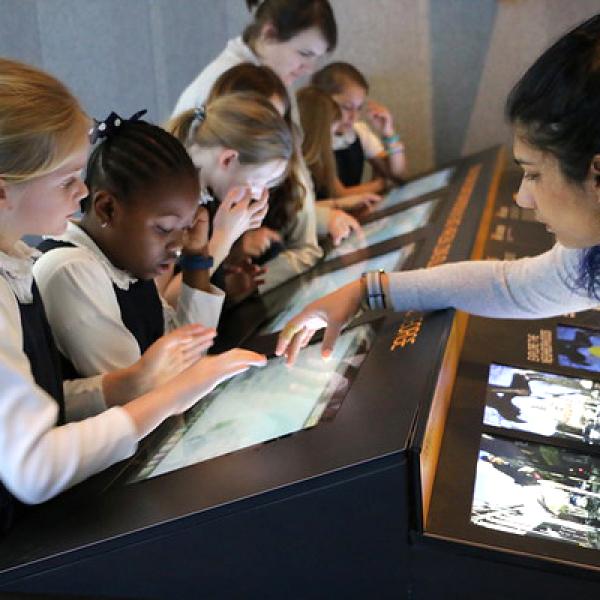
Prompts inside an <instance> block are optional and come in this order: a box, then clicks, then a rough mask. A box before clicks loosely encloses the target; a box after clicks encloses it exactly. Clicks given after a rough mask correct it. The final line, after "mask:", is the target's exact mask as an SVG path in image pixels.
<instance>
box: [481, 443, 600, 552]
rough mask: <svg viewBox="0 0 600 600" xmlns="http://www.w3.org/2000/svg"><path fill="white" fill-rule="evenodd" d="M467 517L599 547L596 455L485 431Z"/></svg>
mask: <svg viewBox="0 0 600 600" xmlns="http://www.w3.org/2000/svg"><path fill="white" fill-rule="evenodd" d="M470 520H471V523H473V524H474V525H477V526H480V527H486V528H489V529H495V530H497V531H503V532H507V533H511V534H514V535H519V536H529V537H537V538H546V539H552V540H556V541H560V542H565V543H569V544H576V545H578V546H582V547H584V548H592V549H596V550H597V549H600V461H599V459H598V458H596V457H591V456H586V455H582V454H577V453H574V452H569V451H567V450H564V449H562V448H556V447H552V446H545V445H541V444H531V443H527V442H522V441H512V440H506V439H501V438H496V437H493V436H489V435H483V436H482V438H481V446H480V450H479V458H478V461H477V472H476V476H475V489H474V493H473V503H472V509H471V519H470Z"/></svg>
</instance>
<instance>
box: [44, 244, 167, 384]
mask: <svg viewBox="0 0 600 600" xmlns="http://www.w3.org/2000/svg"><path fill="white" fill-rule="evenodd" d="M68 247H72V248H74V247H75V244H72V243H70V242H64V241H59V240H52V239H47V240H44V241H43V242H42V243H41V244H40V245H39V246H38V250H40V251H41V252H51V251H52V250H54V249H55V248H68ZM113 289H114V291H115V295H116V297H117V302H118V304H119V309H120V310H121V319H122V320H123V324H124V325H125V327H127V329H128V330H129V331H130V332H131V334H132V335H133V337H134V338H135V339H136V341H137V343H138V345H139V347H140V354H143V353H144V352H145V351H146V350H147V349H148V347H149V346H151V345H152V344H153V343H154V342H155V341H156V340H157V339H158V338H160V337H161V336H163V335H164V332H165V321H164V314H163V307H162V302H161V300H160V296H159V294H158V290H157V289H156V285H155V283H154V281H153V280H142V279H138V280H137V281H136V282H135V283H133V284H131V285H130V286H129V289H127V290H123V289H121V288H119V287H118V286H116V285H114V284H113ZM62 359H63V372H64V376H65V379H78V378H81V377H83V375H82V374H80V373H78V372H77V370H76V369H75V367H74V366H73V363H72V362H71V361H70V360H68V359H67V358H66V357H65V356H62Z"/></svg>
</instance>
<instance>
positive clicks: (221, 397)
mask: <svg viewBox="0 0 600 600" xmlns="http://www.w3.org/2000/svg"><path fill="white" fill-rule="evenodd" d="M374 338H375V329H374V327H373V326H372V325H369V324H367V325H361V326H358V327H354V328H352V329H349V330H347V331H345V332H344V333H342V335H341V336H340V337H339V339H338V341H337V343H336V345H335V347H334V350H333V353H332V355H331V358H330V359H329V360H327V361H325V360H323V358H322V357H321V344H320V343H315V344H313V345H309V346H307V347H306V348H305V349H303V350H302V351H301V353H300V355H299V357H298V360H297V362H296V364H295V365H294V367H292V368H290V367H288V366H286V364H285V360H284V358H280V357H274V358H271V359H270V360H269V361H268V364H267V366H266V367H263V368H258V369H257V368H255V369H250V370H248V371H246V372H245V373H243V374H242V375H239V376H237V377H235V378H233V379H230V380H229V381H227V382H225V383H223V384H221V385H220V386H219V387H218V388H217V389H216V390H214V391H213V392H212V393H211V394H209V395H208V396H207V397H206V398H204V399H202V400H201V401H200V402H198V404H196V405H195V406H194V407H193V408H191V409H190V410H189V411H188V412H187V413H186V414H185V415H183V416H182V417H180V424H179V426H178V427H176V428H175V430H174V431H173V432H172V433H171V435H170V436H169V437H168V439H166V440H165V441H164V442H163V443H162V444H161V445H160V447H159V448H157V449H156V451H155V452H154V454H153V455H152V456H151V457H150V458H149V460H148V461H147V462H146V464H145V465H143V467H142V468H141V470H140V471H139V472H138V473H137V474H136V475H135V476H134V477H133V479H132V481H133V482H135V481H140V480H143V479H148V478H150V477H155V476H157V475H161V474H163V473H168V472H170V471H174V470H176V469H181V468H182V467H186V466H188V465H192V464H195V463H198V462H201V461H205V460H208V459H210V458H214V457H216V456H221V455H223V454H228V453H230V452H234V451H236V450H240V449H242V448H247V447H249V446H253V445H255V444H259V443H261V442H266V441H268V440H272V439H276V438H279V437H281V436H284V435H288V434H290V433H294V432H296V431H300V430H301V429H307V428H309V427H313V426H315V425H316V424H317V423H319V421H321V420H331V419H333V418H334V417H335V415H336V414H337V411H338V410H339V408H340V406H341V404H342V401H343V399H344V397H345V396H346V393H347V392H348V389H349V388H350V385H351V383H352V381H353V380H354V378H355V376H356V374H357V373H358V370H359V368H360V366H361V364H362V362H363V360H364V359H365V357H366V355H367V353H368V352H369V350H370V348H371V346H372V343H373V340H374Z"/></svg>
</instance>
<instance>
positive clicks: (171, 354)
mask: <svg viewBox="0 0 600 600" xmlns="http://www.w3.org/2000/svg"><path fill="white" fill-rule="evenodd" d="M216 334H217V332H216V331H215V329H213V328H209V327H204V326H203V325H200V324H198V323H194V324H192V325H185V326H183V327H179V328H177V329H175V330H173V331H171V332H170V333H168V334H166V335H163V336H162V337H160V338H159V339H158V340H156V342H154V343H153V344H152V345H151V346H150V347H149V348H148V349H147V350H146V352H144V354H142V356H141V358H140V359H139V360H138V362H137V363H136V369H135V373H136V378H137V386H136V387H137V389H138V390H139V391H138V394H143V393H145V392H147V391H149V390H151V389H153V388H155V387H156V386H157V385H161V384H162V383H164V382H165V381H168V380H169V379H171V378H172V377H174V376H175V375H178V374H179V373H181V372H182V371H185V370H186V369H187V368H188V367H190V366H191V365H192V364H193V363H195V362H196V361H197V360H198V359H199V358H201V357H202V356H203V355H204V354H205V353H206V351H207V350H208V349H209V348H210V347H211V346H212V345H213V341H214V338H215V336H216Z"/></svg>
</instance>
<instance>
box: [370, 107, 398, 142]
mask: <svg viewBox="0 0 600 600" xmlns="http://www.w3.org/2000/svg"><path fill="white" fill-rule="evenodd" d="M365 113H366V116H367V120H368V121H369V125H371V127H372V128H373V129H374V130H375V132H376V133H378V134H379V135H380V136H390V135H393V133H394V119H393V118H392V114H391V113H390V111H389V110H388V109H387V107H385V106H384V105H383V104H380V103H379V102H375V100H368V101H367V106H366V109H365Z"/></svg>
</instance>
